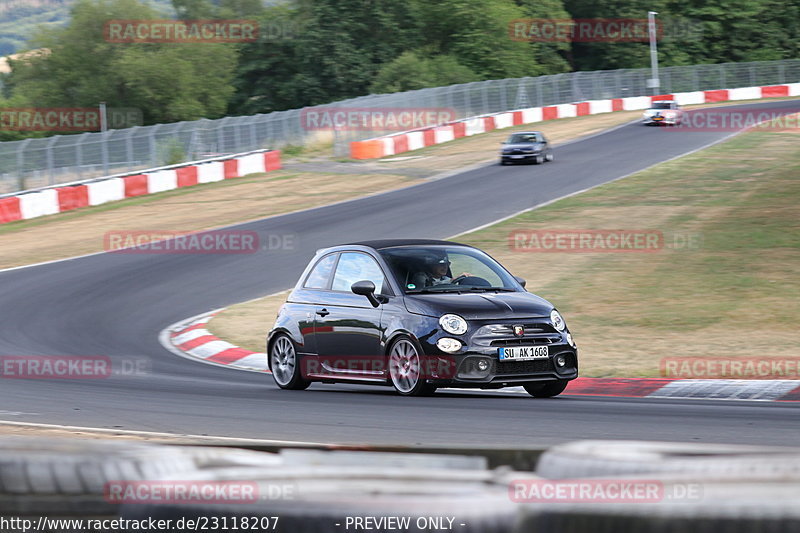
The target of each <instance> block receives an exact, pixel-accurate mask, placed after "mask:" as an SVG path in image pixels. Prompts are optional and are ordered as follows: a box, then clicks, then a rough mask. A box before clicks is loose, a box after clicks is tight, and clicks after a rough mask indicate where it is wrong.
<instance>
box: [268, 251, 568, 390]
mask: <svg viewBox="0 0 800 533" xmlns="http://www.w3.org/2000/svg"><path fill="white" fill-rule="evenodd" d="M267 354H268V359H269V368H270V370H271V372H272V375H273V377H274V379H275V382H276V383H277V384H278V386H279V387H281V388H283V389H305V388H306V387H308V386H309V384H310V383H311V382H312V381H320V382H323V383H335V382H349V383H364V384H376V385H377V384H390V385H392V386H394V388H395V389H396V390H397V391H398V392H399V393H400V394H402V395H407V396H417V395H424V394H430V393H432V392H433V391H434V390H436V388H438V387H477V388H483V389H493V388H501V387H507V386H520V385H521V386H522V387H524V388H525V390H526V391H528V393H530V394H531V395H533V396H536V397H550V396H556V395H557V394H559V393H561V392H562V391H563V390H564V388H565V387H566V385H567V382H568V381H569V380H571V379H574V378H576V377H577V375H578V351H577V348H576V347H575V343H574V341H573V339H572V335H571V334H570V332H569V329H567V325H566V323H565V322H564V319H563V318H562V317H561V315H560V314H559V313H558V311H556V309H555V308H554V307H553V305H552V304H551V303H550V302H548V301H547V300H544V299H543V298H540V297H538V296H536V295H534V294H531V293H529V292H527V291H526V290H525V280H523V279H521V278H517V277H514V276H512V275H511V274H509V272H508V271H507V270H506V269H504V268H503V267H502V266H501V265H500V264H499V263H498V262H497V261H495V260H494V259H492V258H491V257H490V256H489V255H487V254H486V253H484V252H482V251H480V250H478V249H477V248H473V247H471V246H466V245H462V244H456V243H452V242H447V241H434V240H384V241H368V242H360V243H355V244H348V245H343V246H335V247H332V248H327V249H324V250H319V251H318V252H317V254H316V255H315V256H314V258H313V259H312V260H311V262H310V263H309V264H308V266H307V267H306V269H305V271H304V272H303V274H302V276H301V277H300V280H299V281H298V283H297V285H296V286H295V288H294V290H293V291H292V292H291V294H290V295H289V297H288V298H287V300H286V303H285V304H284V305H283V306H282V307H281V309H280V311H279V312H278V317H277V320H276V321H275V325H274V327H273V328H272V330H271V331H270V332H269V335H268V337H267Z"/></svg>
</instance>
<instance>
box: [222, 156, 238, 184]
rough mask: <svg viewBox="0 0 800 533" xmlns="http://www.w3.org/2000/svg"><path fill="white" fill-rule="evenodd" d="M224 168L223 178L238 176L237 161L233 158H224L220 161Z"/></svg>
mask: <svg viewBox="0 0 800 533" xmlns="http://www.w3.org/2000/svg"><path fill="white" fill-rule="evenodd" d="M222 164H223V166H224V168H225V179H226V180H228V179H231V178H238V177H239V162H238V161H237V160H235V159H226V160H225V161H223V162H222Z"/></svg>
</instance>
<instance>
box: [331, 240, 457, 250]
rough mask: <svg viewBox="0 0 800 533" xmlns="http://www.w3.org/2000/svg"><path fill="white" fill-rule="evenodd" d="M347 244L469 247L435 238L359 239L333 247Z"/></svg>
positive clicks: (379, 246)
mask: <svg viewBox="0 0 800 533" xmlns="http://www.w3.org/2000/svg"><path fill="white" fill-rule="evenodd" d="M349 246H364V247H366V248H372V249H373V250H383V249H384V248H394V247H397V246H465V247H469V246H468V245H466V244H460V243H457V242H452V241H438V240H435V239H381V240H372V241H359V242H351V243H349V244H341V245H339V246H334V247H333V248H345V247H349Z"/></svg>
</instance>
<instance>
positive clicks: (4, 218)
mask: <svg viewBox="0 0 800 533" xmlns="http://www.w3.org/2000/svg"><path fill="white" fill-rule="evenodd" d="M15 220H22V212H21V211H20V209H19V198H17V197H16V196H11V197H9V198H0V224H5V223H6V222H13V221H15Z"/></svg>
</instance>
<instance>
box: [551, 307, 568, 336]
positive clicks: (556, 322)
mask: <svg viewBox="0 0 800 533" xmlns="http://www.w3.org/2000/svg"><path fill="white" fill-rule="evenodd" d="M550 322H552V324H553V327H554V328H556V330H557V331H564V330H565V329H567V323H566V322H564V318H563V317H562V316H561V314H559V312H558V311H556V310H555V309H553V310H552V311H550Z"/></svg>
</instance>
